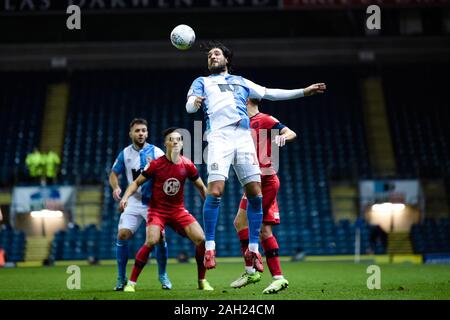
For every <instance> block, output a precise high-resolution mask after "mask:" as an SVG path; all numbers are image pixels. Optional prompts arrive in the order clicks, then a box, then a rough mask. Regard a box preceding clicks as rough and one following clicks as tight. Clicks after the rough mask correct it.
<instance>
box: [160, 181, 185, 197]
mask: <svg viewBox="0 0 450 320" xmlns="http://www.w3.org/2000/svg"><path fill="white" fill-rule="evenodd" d="M180 186H181V184H180V181H178V179H176V178H169V179H167V180H166V181H165V182H164V186H163V190H164V193H165V194H167V195H168V196H174V195H176V194H177V193H178V191H180Z"/></svg>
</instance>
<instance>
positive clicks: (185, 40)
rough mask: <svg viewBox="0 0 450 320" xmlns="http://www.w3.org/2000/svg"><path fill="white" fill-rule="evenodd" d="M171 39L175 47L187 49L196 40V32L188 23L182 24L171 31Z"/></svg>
mask: <svg viewBox="0 0 450 320" xmlns="http://www.w3.org/2000/svg"><path fill="white" fill-rule="evenodd" d="M170 41H171V42H172V44H173V46H174V47H175V48H177V49H179V50H187V49H189V48H190V47H191V46H192V45H193V44H194V42H195V32H194V30H193V29H192V28H191V27H189V26H188V25H185V24H180V25H178V26H176V27H175V28H174V29H173V30H172V32H171V33H170Z"/></svg>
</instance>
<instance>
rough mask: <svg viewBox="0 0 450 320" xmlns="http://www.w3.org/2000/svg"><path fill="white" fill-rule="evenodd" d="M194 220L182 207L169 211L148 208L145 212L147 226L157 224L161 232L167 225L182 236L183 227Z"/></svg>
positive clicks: (184, 234) (183, 233)
mask: <svg viewBox="0 0 450 320" xmlns="http://www.w3.org/2000/svg"><path fill="white" fill-rule="evenodd" d="M196 221H197V219H195V217H194V216H193V215H191V214H190V213H189V211H187V210H186V209H184V208H183V209H180V210H178V211H176V212H171V213H166V212H161V211H157V210H154V209H151V208H150V209H149V211H148V214H147V227H148V226H149V225H157V226H159V227H160V228H161V232H163V231H164V228H165V227H166V225H167V226H169V227H171V228H172V229H173V230H175V231H176V232H177V233H179V234H180V235H182V236H183V237H185V236H186V233H185V232H184V228H186V227H187V226H188V225H190V224H191V223H193V222H196Z"/></svg>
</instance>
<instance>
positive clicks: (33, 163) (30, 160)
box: [25, 148, 44, 178]
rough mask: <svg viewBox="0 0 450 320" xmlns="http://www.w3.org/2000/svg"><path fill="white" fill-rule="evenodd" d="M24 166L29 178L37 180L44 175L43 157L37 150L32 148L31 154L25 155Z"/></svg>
mask: <svg viewBox="0 0 450 320" xmlns="http://www.w3.org/2000/svg"><path fill="white" fill-rule="evenodd" d="M25 164H26V165H27V167H28V171H29V173H30V176H31V177H33V178H37V177H41V176H42V175H43V174H44V156H43V155H42V154H41V153H40V152H39V150H38V148H34V150H33V152H32V153H30V154H28V155H27V157H26V159H25Z"/></svg>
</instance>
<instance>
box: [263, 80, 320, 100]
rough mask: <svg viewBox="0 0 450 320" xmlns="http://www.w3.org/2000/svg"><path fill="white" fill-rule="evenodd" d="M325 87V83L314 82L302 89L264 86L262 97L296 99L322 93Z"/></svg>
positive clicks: (267, 98)
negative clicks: (264, 90)
mask: <svg viewBox="0 0 450 320" xmlns="http://www.w3.org/2000/svg"><path fill="white" fill-rule="evenodd" d="M326 88H327V87H326V85H325V83H315V84H312V85H310V86H308V87H306V88H304V89H292V90H285V89H271V88H266V92H265V94H264V96H263V99H266V100H271V101H278V100H291V99H297V98H302V97H308V96H312V95H315V94H317V93H324V92H325V90H326Z"/></svg>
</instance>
